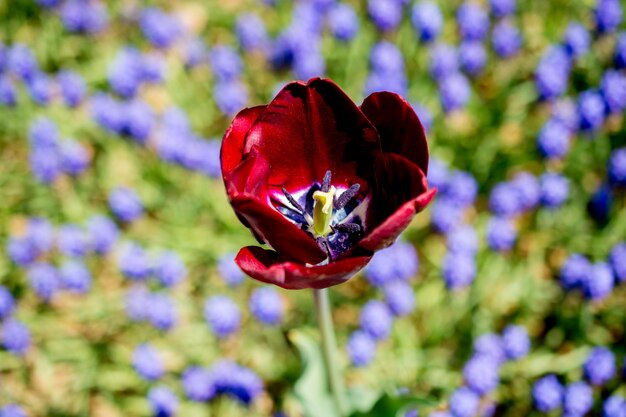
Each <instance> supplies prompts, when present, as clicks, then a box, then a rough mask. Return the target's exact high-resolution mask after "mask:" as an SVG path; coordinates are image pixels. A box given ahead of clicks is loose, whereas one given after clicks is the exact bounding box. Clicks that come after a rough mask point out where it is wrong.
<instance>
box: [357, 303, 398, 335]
mask: <svg viewBox="0 0 626 417" xmlns="http://www.w3.org/2000/svg"><path fill="white" fill-rule="evenodd" d="M360 324H361V328H362V329H363V330H364V331H365V332H367V333H368V334H369V335H370V336H371V337H372V339H374V340H377V341H379V340H384V339H387V338H388V337H389V334H390V333H391V325H392V324H393V316H392V314H391V311H390V310H389V308H388V307H387V305H385V303H383V302H382V301H378V300H372V301H368V302H367V304H365V306H363V309H362V310H361V317H360Z"/></svg>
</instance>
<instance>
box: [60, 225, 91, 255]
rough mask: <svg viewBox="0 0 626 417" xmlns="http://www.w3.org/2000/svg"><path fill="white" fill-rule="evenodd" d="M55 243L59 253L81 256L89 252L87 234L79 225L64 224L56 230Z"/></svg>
mask: <svg viewBox="0 0 626 417" xmlns="http://www.w3.org/2000/svg"><path fill="white" fill-rule="evenodd" d="M57 244H58V246H59V250H60V251H61V253H63V254H64V255H67V256H74V257H81V256H84V255H85V254H87V253H88V252H89V236H88V235H87V233H86V231H85V230H83V229H82V228H81V227H79V226H77V225H74V224H66V225H63V226H61V227H60V228H59V230H58V232H57Z"/></svg>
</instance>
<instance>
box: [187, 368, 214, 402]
mask: <svg viewBox="0 0 626 417" xmlns="http://www.w3.org/2000/svg"><path fill="white" fill-rule="evenodd" d="M182 385H183V390H184V391H185V395H186V396H187V398H189V399H190V400H191V401H208V400H210V399H211V398H213V397H214V396H215V394H216V392H215V381H214V376H213V374H212V373H211V372H210V371H209V370H208V369H205V368H201V367H199V366H192V367H190V368H187V369H185V372H183V375H182Z"/></svg>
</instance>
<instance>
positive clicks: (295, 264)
mask: <svg viewBox="0 0 626 417" xmlns="http://www.w3.org/2000/svg"><path fill="white" fill-rule="evenodd" d="M221 162H222V175H223V177H224V183H225V185H226V191H227V193H228V198H229V199H230V203H231V204H232V206H233V209H234V210H235V213H236V214H237V217H238V218H239V219H240V220H241V222H242V223H243V224H244V225H245V226H246V227H248V228H250V230H251V231H252V233H253V234H254V235H255V236H256V238H257V239H258V240H259V242H261V243H266V244H268V245H269V246H271V247H272V249H273V250H266V249H262V248H260V247H255V246H249V247H245V248H243V249H241V250H240V251H239V253H238V254H237V258H236V262H237V264H238V265H239V266H240V267H241V269H243V271H244V272H246V273H247V274H248V275H250V276H251V277H253V278H255V279H258V280H260V281H263V282H268V283H272V284H276V285H279V286H281V287H283V288H288V289H301V288H325V287H329V286H332V285H336V284H339V283H341V282H344V281H345V280H347V279H348V278H350V277H351V276H352V275H354V274H355V273H356V272H358V271H359V270H360V269H361V268H363V267H364V266H365V265H366V264H367V262H369V260H370V258H371V257H372V255H373V254H374V252H375V251H377V250H379V249H382V248H385V247H387V246H389V245H391V244H392V243H393V242H394V241H395V239H396V238H397V237H398V235H399V234H400V233H401V232H402V231H403V230H404V229H405V228H406V227H407V226H408V224H409V223H410V221H411V219H412V218H413V216H414V215H415V214H416V213H418V212H419V211H421V210H422V209H423V208H424V207H426V205H427V204H428V203H429V202H430V201H431V200H432V198H433V197H434V195H435V192H436V190H435V189H429V188H428V183H427V181H426V172H427V169H428V146H427V144H426V137H425V135H424V128H423V127H422V124H421V123H420V121H419V118H418V117H417V115H416V114H415V112H414V111H413V109H412V108H411V106H410V105H409V104H408V103H407V102H406V101H405V100H404V99H403V98H401V97H400V96H398V95H397V94H394V93H389V92H380V93H374V94H372V95H370V96H369V97H367V98H366V99H365V101H363V104H361V106H360V107H358V106H357V105H356V104H354V102H353V101H352V100H350V98H349V97H348V96H347V95H346V94H345V93H344V92H343V91H342V90H341V88H339V87H338V86H337V85H336V84H335V83H334V82H332V81H330V80H327V79H319V78H314V79H312V80H310V81H309V82H308V83H303V82H292V83H289V84H287V85H286V86H285V87H284V88H283V89H282V90H281V91H280V92H279V93H278V95H277V96H276V97H275V98H274V99H273V100H272V101H271V103H269V104H268V105H264V106H257V107H252V108H248V109H244V110H242V111H241V112H239V114H238V115H237V116H236V117H235V119H234V120H233V122H232V124H231V125H230V127H229V128H228V130H227V131H226V134H225V135H224V139H223V142H222V151H221Z"/></svg>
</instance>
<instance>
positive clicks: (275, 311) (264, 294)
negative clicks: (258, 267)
mask: <svg viewBox="0 0 626 417" xmlns="http://www.w3.org/2000/svg"><path fill="white" fill-rule="evenodd" d="M249 306H250V311H251V312H252V315H253V316H254V317H255V318H256V319H257V320H258V321H260V322H261V323H264V324H268V325H270V326H273V325H277V324H279V323H280V322H281V320H282V319H283V313H284V304H283V299H282V298H281V296H280V294H279V293H278V291H277V290H276V289H275V288H273V287H261V288H256V289H255V290H254V291H252V294H251V295H250V302H249Z"/></svg>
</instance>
